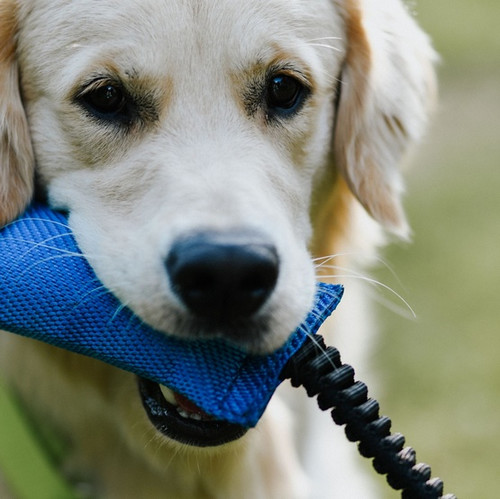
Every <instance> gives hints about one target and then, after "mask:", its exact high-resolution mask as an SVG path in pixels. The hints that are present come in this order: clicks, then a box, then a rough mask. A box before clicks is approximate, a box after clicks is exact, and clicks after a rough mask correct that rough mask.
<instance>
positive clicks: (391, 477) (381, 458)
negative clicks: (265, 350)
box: [281, 334, 457, 499]
mask: <svg viewBox="0 0 500 499" xmlns="http://www.w3.org/2000/svg"><path fill="white" fill-rule="evenodd" d="M281 378H282V379H283V380H285V379H290V381H291V383H292V385H293V386H294V387H298V386H303V387H304V388H305V389H306V391H307V394H308V396H309V397H315V396H317V401H318V405H319V407H320V409H321V410H323V411H327V410H331V416H332V419H333V421H334V422H335V423H336V424H337V425H339V426H344V425H345V433H346V436H347V439H348V440H349V441H351V442H358V450H359V453H360V454H361V455H362V456H363V457H366V458H369V459H373V467H374V468H375V470H376V471H377V473H379V474H381V475H386V478H387V482H388V484H389V485H390V486H391V487H392V488H393V489H394V490H401V497H402V499H457V498H456V496H455V495H454V494H446V495H443V489H444V484H443V481H442V480H441V479H440V478H431V468H430V466H429V465H427V464H424V463H417V460H416V452H415V451H414V450H413V449H412V448H411V447H405V446H404V445H405V437H404V436H403V435H402V434H401V433H394V434H392V433H391V424H392V423H391V420H390V419H389V418H388V417H386V416H380V415H379V409H380V407H379V403H378V402H377V401H376V400H375V399H372V398H369V397H368V388H367V386H366V385H365V384H364V383H363V382H361V381H356V380H355V379H354V369H353V368H352V367H351V366H349V365H347V364H343V363H342V362H341V358H340V353H339V351H338V350H337V349H336V348H334V347H330V346H329V347H327V346H326V345H325V342H324V340H323V338H322V337H321V336H320V335H318V334H316V335H315V336H314V337H311V336H309V337H308V338H307V339H306V341H305V343H304V344H303V346H302V347H301V348H300V350H299V351H298V352H297V353H296V354H295V355H293V356H292V357H291V358H290V359H289V360H288V362H287V364H286V365H285V367H284V368H283V370H282V371H281Z"/></svg>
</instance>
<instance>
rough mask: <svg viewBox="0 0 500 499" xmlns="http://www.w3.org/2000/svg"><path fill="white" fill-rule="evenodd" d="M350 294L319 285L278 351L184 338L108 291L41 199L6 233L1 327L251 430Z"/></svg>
mask: <svg viewBox="0 0 500 499" xmlns="http://www.w3.org/2000/svg"><path fill="white" fill-rule="evenodd" d="M342 292H343V288H342V286H337V285H330V284H324V283H320V284H319V285H318V293H317V296H316V302H315V306H314V309H313V310H312V311H311V312H310V313H309V315H308V316H307V317H306V318H305V320H304V322H303V323H302V324H301V326H300V327H299V328H298V329H297V330H296V331H295V332H294V333H293V334H292V335H291V337H290V339H289V341H288V342H287V343H286V344H285V345H284V346H283V347H282V348H280V349H279V350H277V351H276V352H274V353H272V354H270V355H249V354H246V353H245V352H243V351H241V350H239V349H238V348H236V347H234V346H232V345H230V344H227V343H226V342H224V341H223V340H215V339H214V340H197V341H189V340H181V339H179V338H175V337H172V336H168V335H165V334H163V333H160V332H158V331H155V330H153V329H151V328H149V327H148V326H146V325H145V324H144V323H142V322H141V321H140V320H139V319H138V318H137V317H136V316H135V315H134V314H133V313H132V311H130V310H129V309H127V308H123V307H122V306H121V305H120V303H119V301H118V300H117V299H116V297H115V296H113V295H112V294H111V293H110V292H108V291H106V290H103V288H102V287H101V285H100V283H99V281H98V280H97V277H96V275H95V274H94V272H93V270H92V268H91V267H90V266H89V264H88V263H87V261H86V260H85V259H84V258H83V256H82V254H81V253H80V251H79V249H78V246H77V245H76V242H75V239H74V238H73V235H72V234H71V232H70V229H69V228H68V226H67V220H66V217H65V215H64V214H62V213H58V212H55V211H52V210H50V209H49V208H47V207H45V206H41V205H34V206H32V207H31V208H30V209H29V210H28V211H27V212H26V213H25V214H24V215H23V217H21V218H19V219H18V220H17V221H15V222H13V223H12V224H9V225H8V226H6V227H5V228H4V229H2V230H1V231H0V330H5V331H9V332H11V333H17V334H21V335H23V336H28V337H31V338H34V339H37V340H40V341H44V342H46V343H49V344H51V345H55V346H58V347H61V348H65V349H67V350H70V351H72V352H77V353H80V354H83V355H87V356H90V357H94V358H96V359H99V360H101V361H104V362H107V363H109V364H112V365H114V366H116V367H119V368H122V369H125V370H127V371H131V372H133V373H136V374H138V375H139V376H142V377H145V378H148V379H150V380H152V381H155V382H158V383H161V384H163V385H165V386H168V387H170V388H171V389H172V390H174V391H176V392H179V393H182V394H183V395H185V396H186V397H188V398H189V399H190V400H192V401H193V402H194V403H195V404H196V405H198V406H199V407H200V408H202V409H203V410H204V411H205V412H207V413H208V414H211V415H212V416H214V417H216V418H218V419H224V420H227V421H229V422H232V423H238V424H242V425H244V426H254V425H255V424H256V423H257V421H258V420H259V418H260V416H261V415H262V412H263V411H264V409H265V407H266V405H267V403H268V402H269V399H270V398H271V396H272V394H273V392H274V390H275V389H276V387H277V386H278V385H279V383H280V380H279V373H280V371H281V369H282V367H283V366H284V364H285V363H286V361H287V360H288V359H289V358H290V356H291V355H293V354H294V353H295V352H296V351H297V349H298V348H299V347H300V346H301V344H302V343H303V341H304V340H305V338H306V335H308V334H314V333H315V332H316V331H317V330H318V328H319V327H320V325H321V324H322V323H323V321H324V320H325V319H326V318H327V317H328V316H329V315H330V314H331V312H332V311H333V310H334V309H335V307H336V306H337V304H338V302H339V301H340V299H341V296H342ZM28 368H29V367H28ZM200 380H201V382H200Z"/></svg>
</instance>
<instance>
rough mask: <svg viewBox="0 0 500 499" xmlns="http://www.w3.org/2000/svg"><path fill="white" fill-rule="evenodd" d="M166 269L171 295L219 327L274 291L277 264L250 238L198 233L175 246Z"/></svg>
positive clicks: (269, 250) (270, 249)
mask: <svg viewBox="0 0 500 499" xmlns="http://www.w3.org/2000/svg"><path fill="white" fill-rule="evenodd" d="M259 239H261V238H259ZM166 267H167V272H168V276H169V279H170V283H171V287H172V290H173V291H174V292H175V293H176V294H177V296H178V297H179V298H180V299H181V300H182V301H183V303H184V304H185V305H186V306H187V307H188V308H189V310H190V311H191V312H192V313H194V314H195V315H197V316H199V317H203V318H207V319H212V320H214V321H217V322H221V321H224V320H228V319H234V318H238V317H239V318H244V317H248V316H250V315H252V314H254V313H255V312H257V311H258V310H259V309H260V308H261V307H262V306H263V305H264V303H265V302H266V301H267V299H268V298H269V296H270V294H271V293H272V291H273V290H274V287H275V286H276V282H277V279H278V274H279V258H278V254H277V251H276V249H275V247H274V246H273V245H271V244H268V243H265V242H260V240H257V241H256V237H255V236H254V235H250V234H249V235H246V236H245V237H243V235H242V234H239V235H238V237H235V235H231V234H224V235H221V234H219V233H203V234H196V235H193V236H191V237H189V238H186V239H183V240H180V241H178V242H177V243H175V244H174V245H173V247H172V249H171V251H170V253H169V255H168V257H167V261H166Z"/></svg>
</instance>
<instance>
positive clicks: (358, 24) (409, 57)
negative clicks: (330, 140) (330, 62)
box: [334, 0, 437, 237]
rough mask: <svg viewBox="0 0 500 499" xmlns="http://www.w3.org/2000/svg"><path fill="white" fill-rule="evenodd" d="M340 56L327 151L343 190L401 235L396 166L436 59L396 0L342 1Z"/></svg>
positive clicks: (418, 128)
mask: <svg viewBox="0 0 500 499" xmlns="http://www.w3.org/2000/svg"><path fill="white" fill-rule="evenodd" d="M335 3H336V4H337V3H340V4H344V7H343V12H344V17H345V25H346V31H347V54H346V60H345V64H344V68H343V71H342V78H341V83H340V85H339V86H340V90H339V96H338V99H339V100H338V106H337V117H336V129H335V137H334V156H335V161H336V164H337V166H338V168H339V170H340V172H341V174H342V175H343V176H344V178H345V180H346V181H347V183H348V185H349V187H350V189H351V190H352V192H353V193H354V194H355V196H356V197H357V198H358V200H359V201H360V203H361V204H362V205H363V206H364V207H365V209H366V210H367V211H368V212H369V213H370V214H371V215H372V217H373V218H375V219H376V220H377V221H379V222H381V223H382V224H383V225H384V226H385V227H386V228H388V229H389V230H390V231H392V232H394V233H396V234H398V235H400V236H402V237H405V236H407V235H408V225H407V223H406V218H405V215H404V212H403V209H402V205H401V194H402V192H403V183H402V179H401V175H400V171H399V166H400V163H401V161H402V159H403V157H404V155H405V153H406V152H407V149H408V148H409V146H410V144H411V143H412V142H414V141H415V140H417V139H418V138H419V137H420V135H421V134H422V131H423V129H424V125H425V123H426V119H427V115H428V111H429V108H430V107H431V105H432V103H433V101H434V98H435V94H436V78H435V72H434V63H435V61H436V59H437V56H436V55H435V52H434V50H433V49H432V47H431V44H430V41H429V39H428V37H427V35H426V34H425V33H424V32H423V31H421V29H420V28H419V27H418V26H417V24H416V22H415V21H414V20H413V18H412V17H411V15H410V14H409V13H408V12H407V11H406V8H405V6H404V5H403V4H402V2H401V1H400V0H381V1H373V0H345V1H342V2H337V1H336V2H335Z"/></svg>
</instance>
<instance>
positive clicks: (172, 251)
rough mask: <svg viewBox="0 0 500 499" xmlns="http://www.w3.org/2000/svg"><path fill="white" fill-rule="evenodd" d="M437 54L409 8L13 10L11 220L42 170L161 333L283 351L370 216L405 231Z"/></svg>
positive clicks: (164, 5) (20, 2)
mask: <svg viewBox="0 0 500 499" xmlns="http://www.w3.org/2000/svg"><path fill="white" fill-rule="evenodd" d="M433 58H434V53H433V51H432V49H431V47H430V44H429V41H428V39H427V37H426V36H425V35H424V34H423V33H422V32H421V31H420V30H419V28H418V27H417V25H416V23H415V22H414V20H413V19H412V18H411V16H410V15H409V14H408V13H407V12H406V10H405V8H404V6H403V5H402V4H401V3H400V1H399V0H383V1H378V2H373V1H370V0H320V1H317V2H311V1H310V0H293V1H290V0H253V1H252V2H234V1H233V0H223V1H218V2H212V1H208V0H207V1H200V0H193V1H188V2H186V1H177V0H169V1H166V2H158V1H157V0H145V1H140V2H139V1H133V0H125V1H124V0H112V1H108V2H101V1H98V0H91V1H87V2H67V1H62V0H17V1H16V0H2V1H1V2H0V134H1V142H0V225H1V224H5V223H6V222H8V221H10V220H12V219H13V218H14V217H15V216H16V215H17V214H18V213H19V212H21V211H22V210H23V208H24V207H25V206H26V204H27V203H28V202H29V201H30V199H31V196H32V183H33V178H34V175H35V169H36V178H37V185H38V188H39V189H40V190H41V191H43V192H45V193H46V195H47V197H48V200H49V202H50V204H51V205H52V206H54V207H55V208H60V209H63V210H67V211H68V212H69V214H70V219H69V220H70V224H71V226H72V229H73V231H74V232H75V234H76V237H77V240H78V243H79V245H80V247H81V248H82V250H83V251H84V253H85V254H86V256H87V257H88V259H89V261H90V262H91V264H92V266H93V267H94V269H95V270H96V272H97V274H98V276H99V278H100V279H101V280H102V282H103V283H104V285H105V286H107V287H108V288H109V289H110V290H112V291H113V292H114V293H115V294H116V295H117V296H118V297H119V298H120V299H121V301H122V302H123V303H124V304H126V305H127V306H129V307H130V308H131V309H132V310H133V311H134V312H135V313H136V314H137V315H138V316H139V317H140V318H141V319H142V320H144V321H145V322H147V323H148V324H150V325H151V326H153V327H155V328H156V329H158V330H160V331H164V332H166V333H170V334H174V335H180V336H187V337H195V336H224V337H226V338H228V339H230V340H231V341H233V342H236V343H238V344H239V345H240V346H242V347H244V348H247V349H248V350H250V351H253V352H267V351H271V350H273V349H275V348H277V347H278V346H280V345H281V344H283V342H284V341H285V340H286V338H287V336H288V335H289V333H290V332H291V331H293V330H294V328H295V327H296V326H297V324H298V323H299V322H300V320H301V319H302V318H303V316H304V315H305V313H306V311H307V309H308V308H309V307H310V305H311V302H312V297H313V293H314V279H315V276H314V266H313V263H312V261H311V257H310V251H311V248H312V249H313V250H314V249H315V248H316V250H317V248H321V247H323V246H322V244H323V243H322V241H324V240H325V239H329V238H330V234H331V228H332V227H336V228H337V229H338V228H339V227H340V228H343V229H344V230H345V229H346V227H348V225H349V224H350V223H353V222H352V220H350V219H349V217H348V211H349V206H350V205H351V204H356V203H360V204H361V205H362V206H364V208H365V209H366V211H367V212H368V213H369V214H370V215H371V216H372V217H373V218H374V219H375V220H377V221H378V222H380V223H381V224H382V225H384V226H385V227H387V228H388V229H389V230H391V231H393V232H396V233H399V234H402V235H404V234H405V233H406V231H407V226H406V222H405V218H404V214H403V211H402V208H401V201H400V196H401V192H402V184H401V180H400V175H399V171H398V165H399V163H400V161H401V159H402V157H403V156H404V154H405V152H406V149H407V147H408V145H409V144H410V143H411V142H412V141H414V140H415V139H416V138H418V136H419V135H420V133H421V130H422V127H423V124H424V122H425V118H426V113H427V108H428V105H429V102H430V101H431V100H432V94H433V92H434V73H433V69H432V61H433ZM18 83H19V84H18ZM33 150H34V156H35V158H36V161H34V159H33V152H32V151H33ZM35 163H36V166H35ZM340 218H342V220H340ZM311 245H313V246H314V247H312V246H311Z"/></svg>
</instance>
